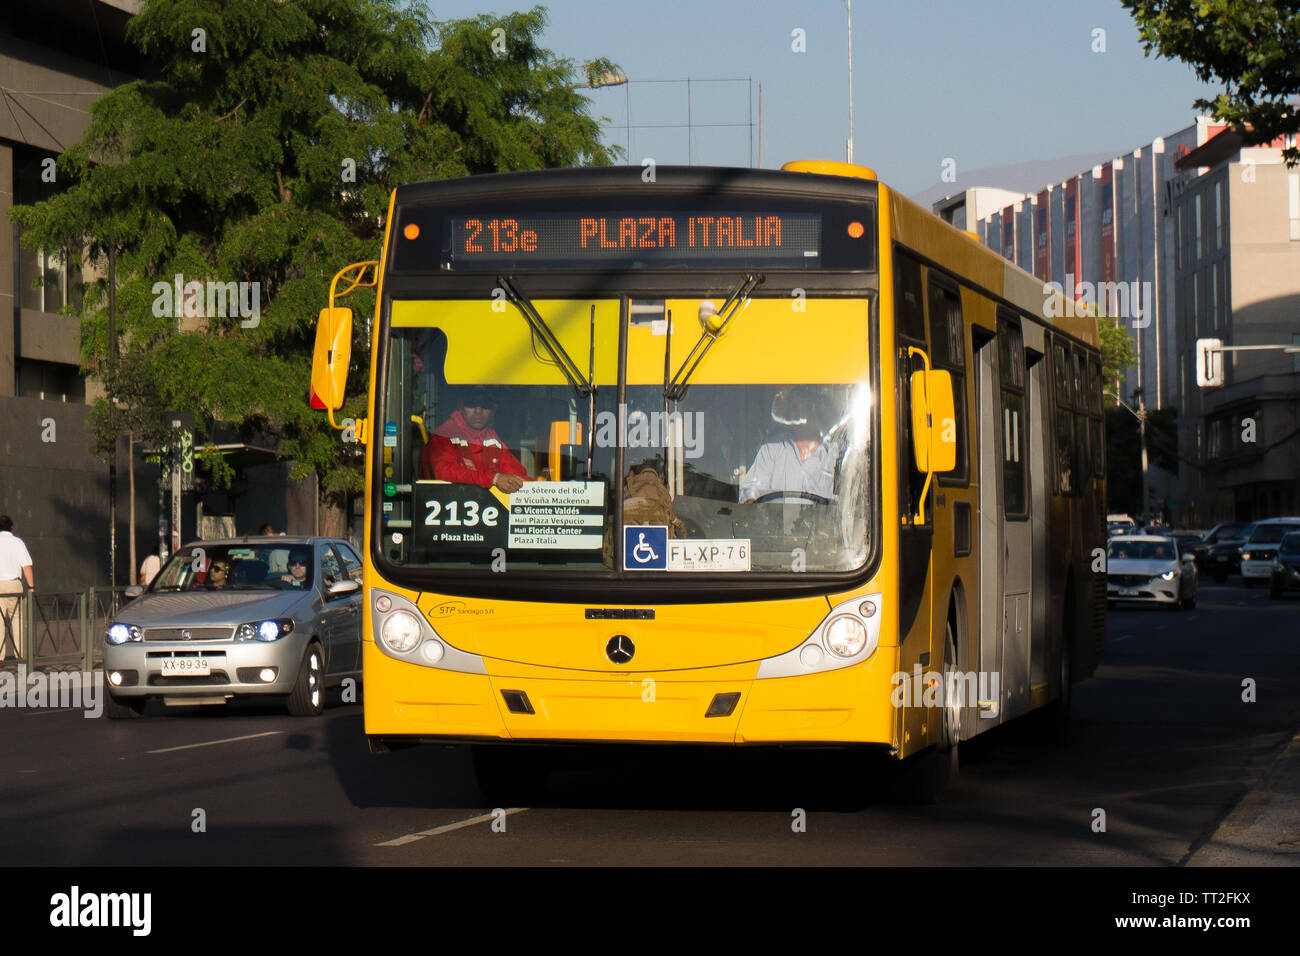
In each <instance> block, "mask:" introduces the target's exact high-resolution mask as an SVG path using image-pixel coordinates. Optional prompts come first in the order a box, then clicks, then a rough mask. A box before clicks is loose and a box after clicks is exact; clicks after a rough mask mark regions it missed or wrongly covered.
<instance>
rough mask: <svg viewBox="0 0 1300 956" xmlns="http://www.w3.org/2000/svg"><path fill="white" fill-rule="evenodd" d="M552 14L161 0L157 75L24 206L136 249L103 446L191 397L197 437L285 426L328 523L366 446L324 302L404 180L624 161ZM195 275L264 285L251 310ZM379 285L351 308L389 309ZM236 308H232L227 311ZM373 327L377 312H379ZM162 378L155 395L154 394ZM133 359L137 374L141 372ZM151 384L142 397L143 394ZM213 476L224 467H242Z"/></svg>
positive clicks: (133, 31) (99, 291)
mask: <svg viewBox="0 0 1300 956" xmlns="http://www.w3.org/2000/svg"><path fill="white" fill-rule="evenodd" d="M545 24H546V16H545V11H544V10H543V9H542V8H540V7H538V8H534V9H532V10H529V11H526V12H517V13H511V14H508V15H506V16H503V17H499V18H493V17H488V16H480V17H477V18H475V19H471V20H461V21H451V22H442V23H439V22H434V21H431V20H429V19H428V18H427V14H426V13H425V12H424V10H423V8H422V7H420V6H419V5H408V4H405V3H403V2H401V0H287V2H273V0H220V2H213V0H151V2H150V3H148V4H146V5H145V6H144V9H143V10H142V12H141V13H140V14H139V15H137V16H136V17H134V18H133V19H132V20H131V22H130V23H129V24H128V27H127V39H128V41H129V42H130V43H132V44H134V45H135V46H136V47H137V48H139V49H140V51H141V52H142V53H143V55H144V56H145V57H146V58H147V61H148V65H149V73H150V76H151V77H153V78H152V79H148V80H138V81H135V82H132V83H128V84H126V85H124V86H121V87H118V88H117V89H115V90H113V91H112V92H110V93H109V94H107V95H105V96H104V97H102V98H101V99H100V100H98V101H97V102H96V103H95V104H94V106H93V107H92V108H91V120H90V125H89V128H88V130H87V132H86V135H85V136H84V137H83V139H82V140H81V141H80V142H79V143H76V144H75V145H73V146H72V147H70V148H69V149H68V150H67V151H66V152H65V153H63V154H62V155H61V156H60V157H59V159H58V168H59V175H60V177H61V178H62V179H64V180H65V181H68V182H70V183H71V185H70V186H69V187H68V188H67V189H66V190H64V191H62V192H60V193H59V194H57V195H55V196H53V197H52V198H49V199H47V200H45V201H43V202H39V203H37V204H35V205H32V206H20V207H15V208H14V210H13V211H12V212H11V217H12V219H13V221H14V222H16V223H17V224H18V225H19V226H20V227H21V228H22V230H23V241H24V242H25V243H26V244H28V245H29V246H30V247H36V246H44V247H46V248H68V249H74V250H84V253H83V254H84V256H85V258H87V259H89V260H90V261H92V262H93V263H94V264H95V265H96V266H97V267H98V268H100V269H101V270H102V269H103V268H104V266H105V264H106V259H107V255H108V251H109V249H110V248H113V249H115V250H116V276H117V315H116V331H117V338H118V339H119V341H117V342H115V343H113V345H112V346H111V348H113V349H115V350H116V352H115V354H116V356H117V358H116V360H115V362H114V365H115V367H116V368H117V369H118V371H117V372H115V376H116V378H115V379H114V381H113V382H111V383H109V385H110V389H109V390H110V394H111V395H112V397H113V399H114V400H113V401H110V400H109V399H102V400H100V401H99V402H97V403H96V406H95V409H94V419H93V421H94V423H95V429H96V434H97V436H98V437H99V439H100V441H101V444H103V443H104V442H105V441H108V439H109V436H112V435H115V434H116V430H117V429H119V428H121V427H123V426H124V425H125V427H132V426H131V425H130V424H127V420H128V418H129V417H130V415H131V414H138V415H142V416H147V415H148V414H153V413H155V412H156V411H158V410H160V409H162V408H172V409H186V410H190V411H193V412H194V413H195V417H196V429H197V431H198V432H199V435H198V444H200V445H202V444H203V441H204V438H205V436H207V435H210V434H211V432H212V429H213V427H214V426H215V425H216V424H217V423H228V424H232V425H234V426H236V427H237V428H238V429H239V430H240V431H241V433H243V434H245V435H252V434H255V433H260V434H263V435H267V436H270V437H272V438H274V439H276V440H278V450H279V453H280V454H281V455H283V456H284V457H286V458H291V459H294V460H295V461H296V462H297V466H296V468H297V473H296V474H295V476H294V477H303V476H305V475H307V474H309V473H311V472H313V471H314V472H316V473H317V474H318V475H319V477H320V487H321V489H322V498H323V501H322V504H323V505H324V514H325V515H326V522H325V524H326V528H325V530H326V531H327V532H328V533H339V532H341V531H342V521H343V514H342V508H341V505H342V502H343V500H344V498H343V495H344V494H345V493H346V492H349V491H355V490H357V489H359V488H360V487H361V473H360V472H361V467H362V463H363V455H362V451H361V449H359V448H358V447H357V446H355V445H345V444H344V443H342V442H341V441H340V440H339V434H338V433H337V432H334V431H332V430H331V429H330V428H329V426H328V423H327V422H326V421H325V419H324V416H322V415H320V414H319V413H318V412H314V411H312V410H311V409H309V407H308V404H307V391H308V378H309V373H310V364H311V347H312V342H313V330H314V324H315V317H316V314H317V312H318V310H319V309H320V308H321V307H322V306H323V305H324V304H325V302H326V297H327V291H328V283H329V281H330V279H331V277H332V276H333V274H334V273H335V272H336V271H337V270H338V269H339V268H341V267H342V266H343V265H346V264H347V263H349V262H353V261H357V260H362V259H375V258H378V255H379V243H380V240H381V237H382V232H383V227H384V217H385V215H386V213H387V207H388V196H389V193H390V192H391V191H392V189H393V188H394V187H395V186H397V185H400V184H402V183H405V182H411V181H420V180H428V179H436V178H444V177H451V176H465V175H471V174H474V173H484V172H494V171H507V170H517V169H534V168H542V167H551V166H575V165H590V164H595V165H603V164H608V163H609V162H610V161H611V160H612V159H613V158H614V152H613V151H612V150H611V149H610V148H607V147H605V146H603V145H602V144H601V141H600V124H599V121H598V120H597V119H595V118H593V117H592V116H590V115H589V114H588V111H587V108H588V101H587V100H586V99H585V98H583V97H582V96H581V94H579V93H578V92H576V91H575V90H574V89H573V85H574V83H576V82H578V81H579V80H580V79H585V78H589V77H590V76H592V75H600V74H602V73H604V72H606V71H612V70H615V69H617V68H616V67H615V66H614V64H612V63H610V62H609V61H608V60H604V59H595V60H593V61H592V62H591V63H590V64H587V66H586V69H585V74H584V73H583V72H582V71H580V70H579V69H578V68H577V67H575V65H574V64H573V63H572V62H571V61H569V60H565V59H560V58H557V57H556V56H554V55H553V54H552V53H551V52H550V51H548V50H546V49H544V48H543V47H542V46H541V45H540V43H539V39H540V36H541V33H542V30H543V29H544V27H545ZM177 276H180V277H182V282H183V283H190V282H198V283H208V282H220V283H244V284H245V285H243V286H241V287H239V290H240V292H241V293H242V294H243V299H242V300H241V303H240V304H241V306H243V308H242V309H241V311H240V312H239V314H233V315H232V314H229V313H230V312H231V311H232V310H231V309H229V308H228V307H227V308H225V309H221V310H215V309H214V308H213V306H216V305H217V304H218V303H217V302H216V301H215V299H214V297H212V296H211V295H200V296H198V297H197V298H196V297H195V296H194V295H193V294H192V291H193V289H194V288H197V287H191V289H188V290H183V294H182V295H181V296H180V297H179V301H177V299H178V297H177V296H176V295H175V292H174V286H175V281H176V280H175V277H177ZM373 301H374V300H373V294H371V296H370V297H369V298H368V299H367V298H366V297H365V296H363V295H358V296H357V297H356V298H354V300H353V301H351V302H350V303H349V304H350V305H351V306H352V308H353V309H354V311H355V312H356V313H357V314H358V315H362V316H364V315H367V314H370V311H371V310H372V308H373ZM214 313H215V314H214ZM80 317H81V320H82V323H81V327H82V341H81V358H82V364H83V368H84V369H85V371H86V372H87V373H88V374H93V375H96V376H98V377H100V378H106V377H107V376H108V374H109V373H108V369H107V365H108V362H107V361H106V360H107V357H108V355H109V350H110V344H109V341H108V314H107V296H106V287H105V284H104V283H103V282H100V283H98V284H97V285H96V286H95V287H93V288H92V289H90V290H89V294H88V295H87V296H86V299H85V302H84V304H83V306H82V309H81V311H80ZM359 326H360V327H361V329H363V330H364V329H365V328H367V327H368V323H366V322H361V323H359ZM352 354H353V362H354V374H353V375H351V376H350V378H349V382H350V385H351V388H350V390H349V394H348V396H347V400H346V403H345V406H344V410H343V412H342V415H343V416H347V415H351V416H353V417H359V416H360V415H362V414H364V411H363V409H364V404H365V388H366V384H367V383H366V374H365V373H366V370H368V368H369V342H368V341H367V340H366V338H365V336H364V334H363V332H360V331H359V332H358V334H357V338H356V341H355V342H354V347H353V353H352ZM141 374H143V375H144V377H145V378H148V379H149V380H150V381H149V385H150V387H149V389H148V390H146V391H142V390H140V389H138V388H137V387H136V386H135V385H129V382H135V383H138V382H139V381H140V380H141V379H140V376H141ZM128 376H129V377H130V378H129V379H128V378H127V377H128ZM127 396H131V397H127ZM210 477H212V478H214V479H216V480H217V481H218V482H220V481H221V480H222V479H223V478H227V479H228V477H229V475H228V469H221V468H217V469H216V470H215V473H214V474H213V475H211V476H210Z"/></svg>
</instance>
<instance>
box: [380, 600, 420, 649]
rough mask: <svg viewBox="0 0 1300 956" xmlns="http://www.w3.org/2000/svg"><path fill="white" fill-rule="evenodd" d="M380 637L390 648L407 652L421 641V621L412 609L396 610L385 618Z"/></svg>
mask: <svg viewBox="0 0 1300 956" xmlns="http://www.w3.org/2000/svg"><path fill="white" fill-rule="evenodd" d="M379 638H380V640H382V641H383V642H384V644H386V645H387V646H388V649H389V650H391V651H395V652H396V653H398V654H405V653H407V652H408V651H412V650H414V649H415V646H416V645H417V644H419V643H420V621H419V619H418V618H417V617H416V616H415V615H414V614H412V613H411V612H410V611H403V610H397V611H394V612H393V613H392V614H390V615H388V617H386V618H384V624H383V627H381V628H380V629H379Z"/></svg>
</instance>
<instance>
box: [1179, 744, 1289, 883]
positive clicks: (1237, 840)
mask: <svg viewBox="0 0 1300 956" xmlns="http://www.w3.org/2000/svg"><path fill="white" fill-rule="evenodd" d="M1187 866H1300V734H1295V735H1293V736H1292V738H1291V740H1290V742H1288V743H1287V745H1286V746H1285V747H1283V748H1282V751H1281V752H1280V753H1279V754H1278V755H1277V757H1276V758H1275V759H1274V761H1273V764H1272V766H1270V767H1269V768H1268V770H1266V771H1265V772H1264V776H1263V778H1261V780H1260V781H1259V783H1258V784H1257V785H1256V786H1255V787H1254V788H1252V789H1251V790H1250V792H1249V793H1247V794H1246V795H1245V796H1244V797H1242V799H1241V801H1240V802H1239V803H1238V804H1237V805H1236V806H1235V807H1233V809H1232V812H1231V813H1229V814H1228V816H1227V817H1226V818H1225V819H1224V821H1223V822H1222V823H1220V824H1219V827H1218V829H1217V830H1215V831H1214V833H1213V835H1212V836H1211V837H1210V838H1209V839H1208V840H1206V841H1205V843H1204V844H1202V845H1201V846H1200V847H1199V848H1198V849H1197V850H1196V852H1195V853H1193V854H1192V855H1191V858H1190V859H1188V861H1187Z"/></svg>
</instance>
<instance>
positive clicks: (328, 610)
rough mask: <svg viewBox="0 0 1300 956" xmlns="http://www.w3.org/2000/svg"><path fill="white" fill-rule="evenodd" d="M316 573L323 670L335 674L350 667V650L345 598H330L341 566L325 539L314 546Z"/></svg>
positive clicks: (341, 571) (340, 574) (341, 575)
mask: <svg viewBox="0 0 1300 956" xmlns="http://www.w3.org/2000/svg"><path fill="white" fill-rule="evenodd" d="M316 553H317V555H318V562H317V563H318V565H319V568H320V576H319V578H317V580H318V581H319V582H320V583H319V587H320V594H321V602H322V605H321V607H322V610H321V617H322V620H323V621H324V626H323V628H322V630H323V632H324V633H323V634H322V635H321V640H323V641H324V642H325V670H326V673H327V674H339V673H342V672H346V671H350V670H352V667H353V664H352V661H351V660H350V659H349V658H348V652H349V650H350V649H351V648H350V643H349V641H348V633H349V630H350V627H349V618H350V616H351V614H352V613H355V612H350V611H349V608H348V605H347V602H346V599H345V598H339V597H335V598H331V597H330V593H329V592H330V587H331V585H334V584H337V583H338V582H339V581H341V580H342V579H343V566H342V565H341V564H340V563H339V558H338V555H337V554H335V552H334V549H333V548H332V547H330V545H329V543H328V542H325V543H321V544H318V545H317V546H316Z"/></svg>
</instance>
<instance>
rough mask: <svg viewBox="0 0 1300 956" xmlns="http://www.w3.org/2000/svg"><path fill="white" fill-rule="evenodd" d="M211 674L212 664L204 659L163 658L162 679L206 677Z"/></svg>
mask: <svg viewBox="0 0 1300 956" xmlns="http://www.w3.org/2000/svg"><path fill="white" fill-rule="evenodd" d="M211 673H212V664H211V662H210V661H208V659H207V658H204V657H164V658H163V662H162V676H163V677H207V676H209V674H211Z"/></svg>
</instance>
